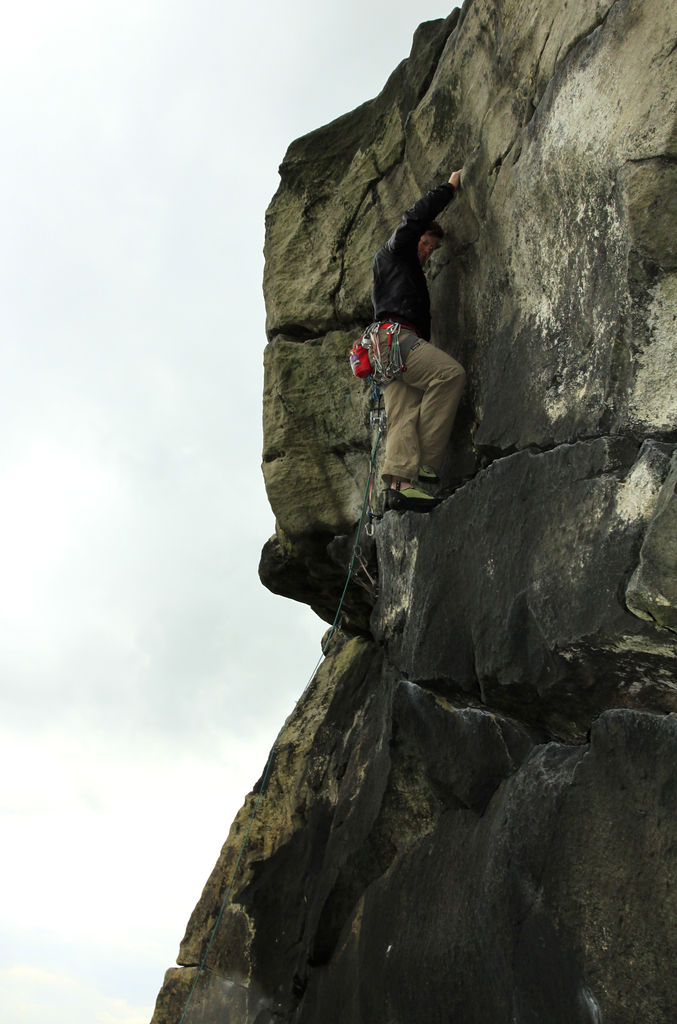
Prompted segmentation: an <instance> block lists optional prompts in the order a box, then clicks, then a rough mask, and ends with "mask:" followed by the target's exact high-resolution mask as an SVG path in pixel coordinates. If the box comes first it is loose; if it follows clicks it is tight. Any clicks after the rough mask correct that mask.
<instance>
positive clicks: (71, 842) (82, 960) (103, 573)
mask: <svg viewBox="0 0 677 1024" xmlns="http://www.w3.org/2000/svg"><path fill="white" fill-rule="evenodd" d="M452 7H453V3H446V4H445V3H444V2H435V0H418V2H416V3H413V2H406V0H359V2H358V0H344V3H343V4H341V5H339V4H336V5H331V6H330V5H327V6H326V7H325V6H323V5H321V4H317V3H316V2H314V3H311V2H310V0H287V2H286V3H285V4H280V3H279V2H273V0H259V2H258V3H256V4H236V5H235V4H233V5H231V4H230V3H229V2H228V0H219V2H216V0H162V2H161V0H95V2H94V3H92V2H91V0H61V2H60V3H55V2H54V0H23V3H22V4H16V5H14V6H13V8H12V10H11V12H10V11H9V10H8V11H6V12H5V15H4V18H3V31H2V38H1V39H0V85H1V87H0V111H1V115H2V116H1V121H0V124H1V126H2V131H0V163H1V166H2V178H1V180H2V195H1V202H2V211H3V216H2V231H1V232H0V261H1V269H2V273H1V276H0V288H1V289H2V321H3V323H2V344H1V347H0V402H1V405H0V408H1V410H2V425H3V430H2V445H1V446H0V701H1V706H0V768H1V775H0V777H1V778H2V800H1V803H0V808H1V813H2V823H1V827H2V836H3V841H2V854H3V856H2V870H1V871H0V915H1V920H0V943H1V944H0V1019H1V1020H2V1021H3V1024H147V1022H148V1020H149V1019H150V1016H151V1013H152V1009H153V1004H154V1001H155V996H156V995H157V992H158V990H159V988H160V986H161V984H162V978H163V973H164V971H165V969H166V968H167V967H170V966H171V965H172V964H173V963H174V961H175V957H176V954H177V951H178V945H179V942H180V939H181V937H182V935H183V931H184V928H185V925H186V922H187V920H188V916H189V914H190V912H191V910H192V908H193V906H194V905H195V903H196V902H197V899H198V897H199V895H200V892H201V890H202V886H203V884H204V882H205V881H206V879H207V875H208V874H209V871H210V870H211V868H212V866H213V863H214V861H215V860H216V857H217V855H218V853H219V850H220V847H221V845H222V843H223V841H224V840H225V838H226V835H227V832H228V828H229V825H230V822H231V820H232V818H233V816H234V814H235V812H236V810H237V809H238V807H239V806H240V804H241V803H242V800H243V797H244V795H245V794H246V792H247V791H248V790H249V789H250V788H251V786H252V784H253V783H254V782H255V781H256V779H257V778H258V776H259V774H260V772H261V770H262V768H263V766H264V763H265V760H266V757H267V753H268V750H269V748H270V746H271V744H272V743H273V741H274V739H275V736H276V735H277V732H278V730H279V728H280V726H281V725H282V722H283V721H284V719H285V717H286V716H287V715H288V714H289V712H290V711H291V710H292V708H293V707H294V704H295V702H296V700H297V699H298V697H299V696H300V694H301V692H302V691H303V689H304V687H305V685H306V683H307V681H308V677H309V674H310V672H311V671H312V668H313V667H314V665H315V662H316V661H317V657H318V655H319V650H320V640H321V637H322V634H323V632H324V629H325V625H324V623H322V622H320V621H319V620H318V619H316V618H315V617H314V616H313V615H312V613H311V612H309V611H308V610H307V609H306V608H305V607H303V606H300V605H296V604H293V603H292V602H288V601H285V600H284V599H282V598H276V597H273V596H272V595H270V594H269V593H268V592H267V591H266V590H265V589H264V588H263V587H262V586H261V584H260V583H259V581H258V576H257V565H258V559H259V554H260V550H261V547H262V545H263V544H264V542H265V540H266V539H267V538H268V536H269V535H270V534H271V533H272V532H273V525H274V523H273V516H272V513H271V511H270V508H269V507H268V504H267V501H266V498H265V493H264V490H263V484H262V479H261V474H260V452H261V430H260V420H261V391H262V353H263V348H264V345H265V331H264V319H265V317H264V307H263V299H262V295H261V277H262V272H263V256H262V247H263V219H264V213H265V209H266V206H267V205H268V202H269V201H270V199H271V198H272V196H273V194H274V192H275V190H276V189H277V184H278V176H277V167H278V165H279V164H280V162H281V160H282V157H283V156H284V153H285V150H286V148H287V145H288V144H289V143H290V142H291V141H292V140H293V139H295V138H297V137H298V136H300V135H303V134H305V133H306V132H309V131H311V130H313V129H314V128H317V127H319V126H320V125H322V124H326V123H327V122H328V121H330V120H332V119H333V118H334V117H337V116H338V115H339V114H342V113H345V112H346V111H348V110H351V109H352V108H353V107H355V106H357V105H358V104H359V103H361V102H363V101H364V100H366V99H370V98H371V97H372V96H374V95H376V93H378V92H379V91H380V89H381V88H382V86H383V85H384V83H385V81H386V79H387V77H388V75H389V74H390V72H391V71H392V70H393V69H394V68H395V66H396V65H397V64H398V63H399V61H400V60H401V59H403V58H404V57H406V56H407V55H408V53H409V49H410V45H411V37H412V35H413V32H414V30H415V28H416V26H417V25H418V24H419V23H420V22H421V21H424V20H428V19H431V18H437V17H446V15H447V14H448V13H449V11H450V10H451V9H452ZM411 198H412V197H410V196H407V197H403V200H409V199H411Z"/></svg>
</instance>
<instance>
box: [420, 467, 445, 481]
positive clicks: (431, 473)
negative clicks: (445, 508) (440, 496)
mask: <svg viewBox="0 0 677 1024" xmlns="http://www.w3.org/2000/svg"><path fill="white" fill-rule="evenodd" d="M418 478H419V480H421V481H422V482H423V483H424V484H438V483H439V482H440V478H439V477H438V475H437V473H436V472H435V470H434V469H433V467H432V466H419V467H418Z"/></svg>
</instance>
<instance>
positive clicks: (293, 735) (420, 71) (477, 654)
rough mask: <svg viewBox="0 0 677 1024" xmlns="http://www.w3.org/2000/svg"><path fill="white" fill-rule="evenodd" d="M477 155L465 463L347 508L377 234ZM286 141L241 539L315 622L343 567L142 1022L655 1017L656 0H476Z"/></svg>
mask: <svg viewBox="0 0 677 1024" xmlns="http://www.w3.org/2000/svg"><path fill="white" fill-rule="evenodd" d="M461 164H464V165H465V172H464V178H463V187H462V190H461V194H460V196H459V198H458V199H457V201H456V202H455V203H453V204H452V206H451V207H449V209H448V210H447V211H445V213H444V214H443V215H442V217H441V218H440V219H441V220H442V222H443V224H444V226H445V229H446V231H447V235H448V239H449V241H448V242H447V244H446V245H445V247H444V249H443V250H442V251H441V252H440V253H439V254H437V255H436V256H435V258H434V261H432V265H431V266H430V269H429V286H430V292H431V297H432V306H433V312H434V321H433V336H432V340H433V342H434V343H435V344H437V345H439V346H440V347H442V348H444V349H446V350H447V351H449V352H451V353H452V354H453V355H454V356H456V358H458V359H459V360H460V361H461V362H462V363H463V365H464V366H465V368H466V370H467V373H468V389H467V393H466V396H465V398H464V404H463V406H462V409H461V412H460V414H459V418H458V420H457V425H456V427H455V431H454V437H453V440H452V444H451V446H450V449H449V452H448V457H447V460H446V462H445V466H444V467H443V474H442V476H443V479H442V485H441V487H442V493H443V494H446V493H449V497H447V499H446V500H445V501H444V502H443V503H442V504H441V505H440V506H439V507H438V508H437V509H436V510H435V511H434V512H433V513H432V514H430V515H428V516H416V515H412V514H408V515H398V514H396V513H387V514H386V515H385V516H384V517H383V519H382V520H381V521H380V522H378V523H377V525H376V528H375V533H374V536H373V537H371V538H370V537H366V536H365V535H364V533H363V534H362V535H361V536H360V537H358V538H357V539H356V538H355V532H356V526H357V523H358V520H359V517H360V511H361V507H362V503H363V495H364V493H365V485H366V481H367V475H368V467H369V460H370V452H371V450H372V445H373V444H374V440H375V436H376V435H375V431H374V430H371V431H370V428H369V407H370V393H369V390H368V389H366V388H363V387H362V386H361V385H360V384H358V383H356V382H355V380H354V379H353V378H352V376H351V375H350V371H349V369H348V365H347V359H346V356H347V350H348V348H349V346H350V344H351V342H352V340H353V339H354V338H355V337H356V336H357V334H358V333H359V331H360V329H361V328H362V327H363V326H364V324H365V323H367V322H369V320H370V318H371V310H370V305H369V292H370V287H371V280H370V273H371V271H370V268H371V258H372V255H373V253H374V251H375V250H376V249H377V248H378V247H379V246H380V245H381V244H382V243H383V241H384V240H385V238H387V237H388V235H389V234H390V232H391V231H392V229H393V227H394V226H395V224H396V223H397V221H398V219H399V217H400V215H401V213H402V211H403V210H404V209H405V208H406V207H407V206H409V205H411V203H412V202H413V201H414V200H415V199H416V198H418V196H419V195H420V194H422V193H423V192H424V191H425V190H426V189H427V188H429V187H431V186H432V185H434V184H437V183H438V182H439V181H442V180H446V178H447V177H448V175H449V172H450V171H451V170H452V169H454V168H455V167H457V166H460V165H461ZM280 175H281V184H280V189H279V191H278V193H277V195H276V196H275V198H274V199H273V201H272V203H271V206H270V209H269V211H268V215H267V243H266V254H267V262H266V275H265V282H264V285H265V293H266V300H267V310H268V324H267V329H268V336H269V343H268V346H267V349H266V357H265V365H266V381H265V395H264V456H263V458H264V463H263V471H264V476H265V480H266V486H267V490H268V496H269V499H270V502H271V505H272V507H273V509H274V512H275V515H276V519H277V529H276V534H275V537H274V538H272V539H271V540H270V541H269V542H268V544H267V545H266V547H265V549H264V553H263V556H262V560H261V568H260V572H261V577H262V579H263V580H264V582H265V583H266V584H267V585H268V586H269V587H270V589H272V590H274V591H275V592H276V593H281V594H285V595H287V596H290V597H293V598H294V599H296V600H303V601H306V602H307V603H308V604H310V605H311V606H312V607H313V608H314V609H315V610H316V611H317V613H318V614H319V615H320V616H321V617H323V618H324V619H326V620H327V621H329V622H331V621H332V620H333V617H334V614H335V611H336V607H337V605H338V602H339V597H340V595H341V592H342V590H343V586H344V583H345V578H346V571H347V566H348V563H349V559H350V555H351V552H352V551H353V549H354V542H355V541H356V542H357V543H358V545H359V553H360V557H359V559H358V563H357V564H358V565H359V567H360V568H359V570H357V571H355V574H354V575H355V579H354V581H353V584H352V585H351V586H350V587H349V588H348V591H347V594H346V599H345V605H344V619H343V632H342V633H340V634H338V635H336V636H335V637H334V638H333V640H332V642H331V645H330V646H329V649H328V651H327V656H326V658H325V660H324V662H323V664H322V666H321V668H320V670H319V671H318V673H317V675H316V677H315V679H314V680H313V681H312V683H311V685H310V686H309V687H308V689H307V691H306V692H305V693H304V695H303V697H302V699H301V700H300V702H299V704H298V706H297V708H296V710H295V711H294V713H293V715H292V716H291V717H290V719H289V720H288V722H287V723H286V724H285V726H284V728H283V730H282V732H281V734H280V737H279V738H278V741H277V743H276V746H275V748H274V751H273V757H272V759H271V762H270V763H269V766H268V768H267V770H266V773H265V775H264V777H263V779H262V780H261V782H260V783H259V784H258V785H257V787H256V788H255V790H254V792H253V793H252V794H250V796H249V797H248V798H247V800H246V802H245V805H244V807H243V808H242V810H241V812H240V813H239V815H238V817H237V818H236V820H235V822H234V824H233V826H232V828H231V832H230V835H229V837H228V840H227V841H226V843H225V845H224V847H223V850H222V852H221V856H220V858H219V860H218V861H217V864H216V866H215V868H214V871H213V873H212V875H211V877H210V879H209V880H208V882H207V885H206V886H205V890H204V893H203V895H202V898H201V900H200V902H199V903H198V906H197V907H196V909H195V911H194V913H193V916H192V918H191V920H190V922H189V925H188V929H187V932H186V935H185V937H184V940H183V943H182V945H181V950H180V955H179V964H180V965H181V966H180V967H178V968H173V969H172V970H170V971H169V972H168V974H167V977H166V979H165V984H164V986H163V988H162V990H161V992H160V995H159V997H158V1003H157V1007H156V1011H155V1015H154V1017H153V1024H179V1022H180V1021H183V1020H185V1021H187V1022H189V1024H199V1022H204V1024H207V1022H212V1021H215V1020H224V1021H232V1022H237V1024H272V1022H274V1021H275V1022H288V1024H292V1022H294V1024H367V1022H368V1024H436V1022H440V1024H443V1022H444V1024H447V1022H449V1021H454V1022H458V1024H475V1022H477V1024H512V1022H517V1024H543V1022H546V1021H547V1022H548V1024H551V1022H555V1024H558V1022H562V1024H578V1022H581V1024H583V1022H586V1024H587V1022H604V1024H636V1022H637V1021H643V1022H650V1024H671V1022H673V1021H674V1019H675V1007H676V1006H677V981H676V980H675V977H676V976H675V971H674V955H675V949H677V895H676V892H675V887H674V884H673V883H674V878H675V876H676V874H677V767H676V766H677V249H676V247H675V246H676V243H675V238H676V237H677V35H676V27H675V17H674V4H673V3H672V0H616V2H611V0H569V3H565V4H562V3H555V2H554V0H541V2H537V0H520V2H519V3H518V2H517V0H467V2H466V3H465V5H464V7H463V10H462V11H461V12H459V11H454V12H453V13H452V14H451V15H450V16H449V18H447V19H446V20H444V21H438V22H431V23H429V24H426V25H423V26H421V27H420V28H419V29H418V31H417V33H416V35H415V37H414V44H413V48H412V53H411V56H410V58H409V60H408V61H406V62H404V63H403V64H402V65H400V67H399V68H397V69H396V71H395V72H394V73H393V75H392V77H391V78H390V80H389V82H388V83H387V85H386V87H385V89H384V90H383V92H382V93H381V95H380V96H379V97H377V98H376V99H375V100H373V101H371V102H369V103H366V104H364V105H363V106H362V107H360V108H358V110H356V111H354V112H352V113H350V114H346V115H345V116H344V117H342V118H339V119H338V120H337V121H335V122H333V123H332V124H331V125H328V126H327V127H325V128H322V129H319V130H318V131H316V132H314V133H312V134H311V135H309V136H307V137H306V138H304V139H301V140H299V141H297V142H295V143H293V144H292V146H291V147H290V149H289V151H288V153H287V155H286V157H285V160H284V162H283V164H282V167H281V169H280ZM311 240H312V245H310V244H309V242H310V241H311ZM459 484H460V486H459ZM376 577H378V580H376ZM263 791H265V792H264V796H263V800H262V802H258V798H259V795H260V794H261V793H262V792H263ZM245 837H247V841H246V844H245V845H243V840H244V839H245Z"/></svg>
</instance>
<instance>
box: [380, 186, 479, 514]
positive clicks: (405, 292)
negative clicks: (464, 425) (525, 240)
mask: <svg viewBox="0 0 677 1024" xmlns="http://www.w3.org/2000/svg"><path fill="white" fill-rule="evenodd" d="M460 187H461V171H460V170H459V171H454V172H453V174H452V175H451V177H450V178H449V181H448V182H445V183H444V184H442V185H438V186H437V188H434V189H432V190H431V191H430V192H428V193H427V194H426V195H425V196H423V198H422V199H419V200H418V202H417V203H414V205H413V206H412V207H411V209H410V210H407V212H406V213H405V214H404V216H403V217H402V220H401V221H400V223H399V225H398V226H397V228H396V229H395V231H394V232H393V234H392V235H391V236H390V238H389V239H388V241H387V242H386V244H385V245H384V246H383V247H382V248H381V249H379V250H378V252H377V253H376V255H375V257H374V263H373V270H374V287H373V290H372V294H371V299H372V304H373V307H374V316H375V320H376V321H377V322H378V337H379V343H380V344H381V346H383V345H385V344H386V341H387V336H388V331H389V330H390V331H392V329H393V325H399V327H396V328H395V329H396V330H398V331H399V335H398V337H399V345H400V353H401V356H402V359H403V361H404V363H405V368H404V369H403V371H402V373H401V374H399V375H398V376H397V377H396V379H395V380H393V381H391V382H390V383H389V384H387V386H385V387H384V390H383V397H384V403H385V409H386V415H387V420H388V433H387V440H386V454H385V462H384V466H383V481H384V483H385V484H386V485H387V486H388V488H389V489H388V490H387V491H386V508H394V509H399V510H411V511H415V512H428V511H430V510H431V509H432V508H434V507H435V506H436V505H437V504H438V503H439V500H440V499H439V498H435V497H433V496H432V495H430V494H428V493H427V492H425V491H423V490H421V489H420V488H418V487H416V486H414V481H416V482H418V481H420V482H422V483H431V484H434V483H439V472H440V469H441V466H442V460H443V458H444V453H445V450H446V447H447V444H448V442H449V437H450V435H451V428H452V426H453V424H454V418H455V416H456V410H457V409H458V404H459V402H460V400H461V395H462V394H463V389H464V387H465V370H464V369H463V367H462V366H461V364H460V363H458V362H457V361H456V360H455V359H453V358H452V357H451V356H450V355H447V353H446V352H443V351H442V350H441V349H439V348H436V347H435V346H434V345H432V344H431V343H430V341H429V340H428V339H429V338H430V296H429V294H428V285H427V282H426V278H425V274H424V272H423V268H424V267H425V265H426V263H427V262H428V260H429V258H430V256H431V255H432V253H433V252H434V251H435V250H436V249H437V248H439V246H440V245H441V244H442V239H443V238H444V231H443V230H442V228H441V227H440V225H439V224H438V223H437V222H436V221H435V219H434V218H435V217H436V216H437V215H438V214H439V213H440V212H441V211H442V210H443V209H444V208H445V206H447V204H448V203H450V202H451V200H452V199H453V198H454V196H455V195H456V193H457V192H458V190H459V189H460Z"/></svg>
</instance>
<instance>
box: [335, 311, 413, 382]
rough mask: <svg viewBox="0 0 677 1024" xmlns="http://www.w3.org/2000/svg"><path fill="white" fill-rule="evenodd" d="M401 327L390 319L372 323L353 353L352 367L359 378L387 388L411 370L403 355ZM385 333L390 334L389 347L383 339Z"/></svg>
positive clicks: (359, 339)
mask: <svg viewBox="0 0 677 1024" xmlns="http://www.w3.org/2000/svg"><path fill="white" fill-rule="evenodd" d="M401 327H402V325H401V324H399V323H395V322H391V321H390V320H375V321H374V323H373V324H369V326H368V327H367V329H366V330H365V331H364V334H363V335H362V336H361V337H360V338H358V339H357V341H356V342H355V344H354V345H353V347H352V348H351V350H350V356H349V358H350V365H351V368H352V371H353V373H354V374H355V376H356V377H360V378H365V377H371V378H372V380H373V381H374V383H375V384H376V386H377V387H383V386H385V385H386V384H390V382H391V381H393V380H395V379H396V378H397V377H399V376H400V374H402V373H404V371H405V370H406V368H407V367H406V363H405V362H404V360H403V359H402V353H401V352H400V329H401ZM381 330H385V331H386V332H387V334H386V339H385V342H386V343H385V347H382V345H381V341H380V339H379V331H381Z"/></svg>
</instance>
